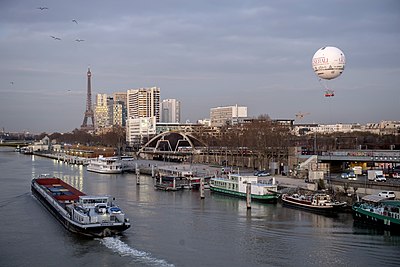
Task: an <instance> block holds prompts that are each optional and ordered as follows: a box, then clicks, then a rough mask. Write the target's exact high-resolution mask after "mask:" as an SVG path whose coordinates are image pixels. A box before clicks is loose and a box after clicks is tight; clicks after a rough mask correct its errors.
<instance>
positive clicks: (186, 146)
mask: <svg viewBox="0 0 400 267" xmlns="http://www.w3.org/2000/svg"><path fill="white" fill-rule="evenodd" d="M204 147H207V144H206V143H204V142H203V141H201V140H199V139H197V138H196V137H194V136H193V135H191V134H189V133H183V132H177V131H168V132H163V133H160V134H158V135H157V136H155V137H153V138H152V139H150V140H149V141H148V142H147V143H146V144H145V145H144V146H143V147H142V148H141V149H140V150H139V153H146V152H149V153H157V152H161V153H187V154H193V153H194V152H195V151H197V150H198V149H201V148H204Z"/></svg>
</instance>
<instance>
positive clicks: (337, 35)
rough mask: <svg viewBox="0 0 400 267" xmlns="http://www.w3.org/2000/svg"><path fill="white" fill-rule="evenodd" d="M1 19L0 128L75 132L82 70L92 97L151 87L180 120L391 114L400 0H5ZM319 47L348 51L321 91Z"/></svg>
mask: <svg viewBox="0 0 400 267" xmlns="http://www.w3.org/2000/svg"><path fill="white" fill-rule="evenodd" d="M46 8H47V9H46ZM0 24H1V27H0V59H1V61H0V92H1V97H0V128H4V129H5V130H6V131H29V132H33V133H40V132H70V131H72V130H73V129H75V128H79V127H80V125H81V124H82V121H83V117H84V112H85V108H86V72H87V68H88V67H90V69H91V72H92V102H94V97H95V95H96V94H99V93H106V94H112V93H114V92H123V91H126V90H128V89H135V88H141V87H154V86H155V87H159V88H160V89H161V99H168V98H174V99H178V100H179V101H181V121H182V122H184V121H186V120H189V121H191V122H196V121H197V120H198V119H204V118H209V115H210V114H209V113H210V108H213V107H218V106H230V105H235V104H238V105H240V106H247V107H248V115H249V116H250V117H256V116H258V115H261V114H267V115H269V116H270V117H271V118H272V119H295V120H296V123H311V122H316V123H324V124H331V123H332V124H333V123H362V124H365V123H368V122H380V121H381V120H400V90H399V84H400V66H399V64H398V63H399V62H400V49H399V44H400V27H399V25H400V1H397V0H392V1H390V0H384V1H378V0H371V1H362V0H357V1H344V0H343V1H334V0H332V1H326V2H323V3H322V2H321V1H313V0H311V1H294V0H291V1H289V0H287V1H285V0H284V1H262V0H259V1H247V0H242V1H238V0H229V1H228V0H220V1H210V0H204V1H183V0H165V1H152V0H149V1H138V0H119V1H109V0H87V1H81V0H69V1H65V0H52V1H49V0H44V1H39V2H38V1H36V0H21V1H10V0H5V1H0ZM328 45H329V46H336V47H338V48H340V49H341V50H342V51H343V52H344V53H345V56H346V67H345V70H344V72H343V74H342V75H341V76H340V77H338V78H336V79H334V80H331V81H328V82H326V84H327V86H328V87H329V88H330V89H332V90H334V91H335V96H334V97H329V98H327V97H324V91H325V89H324V85H323V82H320V81H319V79H318V77H317V76H316V75H315V74H314V72H313V70H312V68H311V59H312V57H313V55H314V53H315V52H316V51H317V50H318V49H319V48H321V47H323V46H328ZM298 112H303V113H305V114H307V115H305V116H304V118H302V119H301V120H298V119H296V116H295V114H296V113H298Z"/></svg>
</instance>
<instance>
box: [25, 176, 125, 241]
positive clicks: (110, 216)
mask: <svg viewBox="0 0 400 267" xmlns="http://www.w3.org/2000/svg"><path fill="white" fill-rule="evenodd" d="M31 190H32V194H33V195H34V196H35V197H36V198H37V199H38V200H39V201H40V202H41V203H42V204H43V205H44V206H45V207H46V208H47V209H48V210H49V211H50V212H51V213H52V214H53V215H54V216H55V217H56V218H57V219H58V220H59V221H60V222H61V224H62V225H63V226H64V227H65V228H66V229H68V230H69V231H71V232H74V233H78V234H82V235H86V236H91V237H104V236H111V235H116V234H120V233H122V232H123V231H125V230H126V229H128V228H129V227H130V222H129V219H128V218H126V217H125V214H124V213H123V212H122V210H121V209H120V208H119V207H118V206H116V205H115V204H114V203H113V202H112V199H111V197H110V196H89V195H86V194H85V193H83V192H81V191H79V190H78V189H76V188H74V187H72V186H71V185H69V184H67V183H66V182H64V181H63V180H61V179H60V178H55V177H49V176H39V177H38V178H35V179H32V183H31Z"/></svg>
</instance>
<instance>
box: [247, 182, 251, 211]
mask: <svg viewBox="0 0 400 267" xmlns="http://www.w3.org/2000/svg"><path fill="white" fill-rule="evenodd" d="M246 205H247V209H251V183H249V182H248V183H247V185H246Z"/></svg>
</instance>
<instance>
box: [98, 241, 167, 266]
mask: <svg viewBox="0 0 400 267" xmlns="http://www.w3.org/2000/svg"><path fill="white" fill-rule="evenodd" d="M99 240H100V243H102V244H103V245H105V246H106V247H107V248H109V249H111V250H112V251H114V252H116V253H118V254H119V255H121V256H122V257H132V258H133V259H134V260H135V261H137V262H138V263H142V264H145V265H149V266H171V267H172V266H174V265H173V264H170V263H168V262H166V261H165V260H161V259H157V258H154V257H153V256H152V255H151V254H150V253H147V252H144V251H140V250H137V249H134V248H132V247H130V246H129V245H128V244H126V243H124V242H122V241H121V240H120V239H119V237H105V238H102V239H99Z"/></svg>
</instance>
